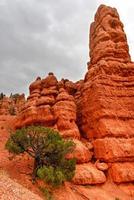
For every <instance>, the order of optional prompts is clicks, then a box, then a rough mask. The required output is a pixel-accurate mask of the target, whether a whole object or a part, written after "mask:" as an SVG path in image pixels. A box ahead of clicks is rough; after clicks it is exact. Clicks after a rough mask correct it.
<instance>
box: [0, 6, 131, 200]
mask: <svg viewBox="0 0 134 200" xmlns="http://www.w3.org/2000/svg"><path fill="white" fill-rule="evenodd" d="M29 90H30V95H29V97H28V98H27V101H26V103H25V105H24V106H23V108H22V109H21V110H20V111H19V114H18V115H17V117H16V119H15V123H14V124H15V127H16V128H21V127H23V126H28V125H31V124H41V125H44V126H49V127H52V128H54V129H57V130H58V131H59V132H60V134H61V135H62V137H64V138H65V139H70V138H71V139H72V140H73V141H74V142H75V144H76V147H75V150H74V152H72V153H71V154H68V155H67V158H68V159H70V158H72V157H75V158H76V161H77V165H76V173H75V176H74V178H73V182H72V183H71V186H70V185H69V186H67V187H64V189H63V191H64V192H63V191H62V192H63V193H62V192H61V193H60V194H59V196H60V197H61V199H70V200H71V199H80V200H82V199H89V196H90V195H91V193H92V192H91V191H92V189H90V190H89V189H88V188H84V187H81V186H78V185H88V184H91V185H96V184H101V186H100V185H99V187H98V186H96V187H95V189H94V190H95V192H94V191H93V193H92V195H93V196H92V197H93V198H92V197H91V199H93V200H95V199H98V193H100V194H99V200H106V199H109V200H110V199H111V200H113V199H117V198H116V197H120V198H121V199H122V200H129V199H133V198H134V192H133V189H134V187H133V182H134V106H133V105H134V103H133V102H134V63H133V62H131V59H130V55H129V50H128V44H127V39H126V35H125V33H124V30H123V24H122V23H121V21H120V19H119V15H118V13H117V11H116V9H114V8H111V7H107V6H104V5H101V6H100V7H99V8H98V11H97V13H96V15H95V20H94V22H93V23H92V24H91V28H90V62H88V72H87V73H86V76H85V79H84V80H81V81H78V82H76V83H73V82H71V81H69V80H67V79H65V80H64V79H62V80H61V81H58V80H57V79H56V77H55V76H54V74H53V73H49V75H48V76H47V77H46V78H44V79H41V78H40V77H38V78H37V79H36V81H34V82H33V83H32V84H31V85H30V87H29ZM5 101H6V100H5ZM4 105H5V104H4ZM5 107H6V106H3V109H5ZM78 127H79V128H78ZM79 130H80V131H79ZM80 132H81V136H80ZM82 137H85V138H82ZM80 140H81V141H80ZM93 151H94V153H93ZM109 180H110V181H109ZM117 183H118V184H119V185H117ZM76 185H77V186H76ZM100 188H101V189H100ZM123 191H124V192H123ZM68 193H69V194H70V195H69V196H68ZM116 195H118V196H116ZM59 196H58V198H57V199H59ZM131 197H132V198H131Z"/></svg>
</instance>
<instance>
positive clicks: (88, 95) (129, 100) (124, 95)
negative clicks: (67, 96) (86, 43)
mask: <svg viewBox="0 0 134 200" xmlns="http://www.w3.org/2000/svg"><path fill="white" fill-rule="evenodd" d="M90 58H91V59H90V62H89V63H88V72H87V74H86V76H85V79H84V83H83V85H82V88H81V92H80V99H79V101H77V103H78V106H79V108H80V109H79V110H78V112H80V111H81V116H80V117H79V115H80V114H79V113H78V120H77V121H78V123H79V127H80V129H81V132H82V133H83V135H84V136H86V137H87V138H89V139H90V140H92V141H93V146H94V156H95V158H96V159H97V160H100V161H105V162H107V163H111V162H112V163H113V164H111V165H110V167H109V175H110V176H111V177H112V179H113V181H114V182H116V183H124V182H128V183H131V182H133V181H134V177H133V170H134V103H133V102H134V84H133V83H134V63H132V62H131V60H130V55H129V50H128V45H127V39H126V35H125V33H124V30H123V24H122V23H121V21H120V19H119V15H118V13H117V11H116V9H113V8H111V7H107V6H104V5H102V6H100V7H99V9H98V11H97V13H96V15H95V21H94V22H93V23H92V25H91V28H90ZM76 100H77V99H76ZM129 162H131V163H129Z"/></svg>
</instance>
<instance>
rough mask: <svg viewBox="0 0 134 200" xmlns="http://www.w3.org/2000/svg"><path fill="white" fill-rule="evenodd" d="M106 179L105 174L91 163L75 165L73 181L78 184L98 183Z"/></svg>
mask: <svg viewBox="0 0 134 200" xmlns="http://www.w3.org/2000/svg"><path fill="white" fill-rule="evenodd" d="M105 181H106V177H105V174H104V173H103V172H102V171H100V170H98V169H97V168H96V167H95V166H94V165H93V164H92V163H87V164H80V165H76V172H75V176H74V178H73V183H74V184H78V185H88V184H91V185H92V184H100V183H104V182H105Z"/></svg>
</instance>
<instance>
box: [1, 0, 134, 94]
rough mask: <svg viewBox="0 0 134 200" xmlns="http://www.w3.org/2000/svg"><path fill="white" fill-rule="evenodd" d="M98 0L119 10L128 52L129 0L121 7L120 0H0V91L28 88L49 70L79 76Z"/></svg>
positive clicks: (86, 55)
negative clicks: (125, 33) (126, 36)
mask: <svg viewBox="0 0 134 200" xmlns="http://www.w3.org/2000/svg"><path fill="white" fill-rule="evenodd" d="M101 3H106V4H108V5H112V6H115V7H117V8H118V9H119V13H120V14H121V17H122V19H123V22H125V25H126V31H127V33H129V34H128V41H129V44H130V48H131V51H132V46H133V45H132V44H133V35H132V31H131V30H132V28H133V24H132V19H131V18H130V17H129V16H130V13H129V12H130V10H131V15H132V14H133V9H132V8H134V3H129V2H127V5H128V6H126V4H123V3H122V1H121V0H119V1H118V3H117V2H116V0H113V1H110V0H109V1H108V0H107V1H106V0H104V1H103V0H94V1H91V0H84V1H83V0H74V1H72V0H58V1H54V0H23V1H22V0H13V1H11V0H0V77H1V78H0V90H1V91H3V92H4V93H6V94H10V93H11V92H12V93H16V92H19V93H22V92H25V93H28V86H29V84H30V82H31V81H33V80H34V79H35V78H36V77H37V76H41V77H43V76H46V75H47V73H48V72H49V71H53V72H54V73H55V74H56V76H57V77H58V78H59V79H60V78H62V77H65V78H69V79H71V80H74V81H76V80H79V79H81V78H83V77H84V74H85V72H86V70H87V69H86V63H87V61H88V59H89V58H88V43H89V41H88V37H89V36H88V34H89V33H88V32H89V25H90V23H91V22H92V21H93V16H94V14H95V12H96V9H97V7H98V6H99V5H100V4H101ZM113 4H114V5H113ZM126 15H128V17H127V16H126ZM128 21H129V22H130V23H129V25H128V26H127V22H128ZM133 55H134V54H133Z"/></svg>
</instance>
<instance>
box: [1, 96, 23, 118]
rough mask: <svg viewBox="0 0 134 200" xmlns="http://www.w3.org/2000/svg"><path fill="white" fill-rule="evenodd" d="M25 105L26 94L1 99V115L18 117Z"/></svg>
mask: <svg viewBox="0 0 134 200" xmlns="http://www.w3.org/2000/svg"><path fill="white" fill-rule="evenodd" d="M24 104H25V96H24V94H21V95H19V94H15V95H11V96H10V97H7V96H5V95H4V96H3V98H1V99H0V115H16V114H18V112H19V111H20V110H21V108H22V107H23V106H24Z"/></svg>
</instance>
